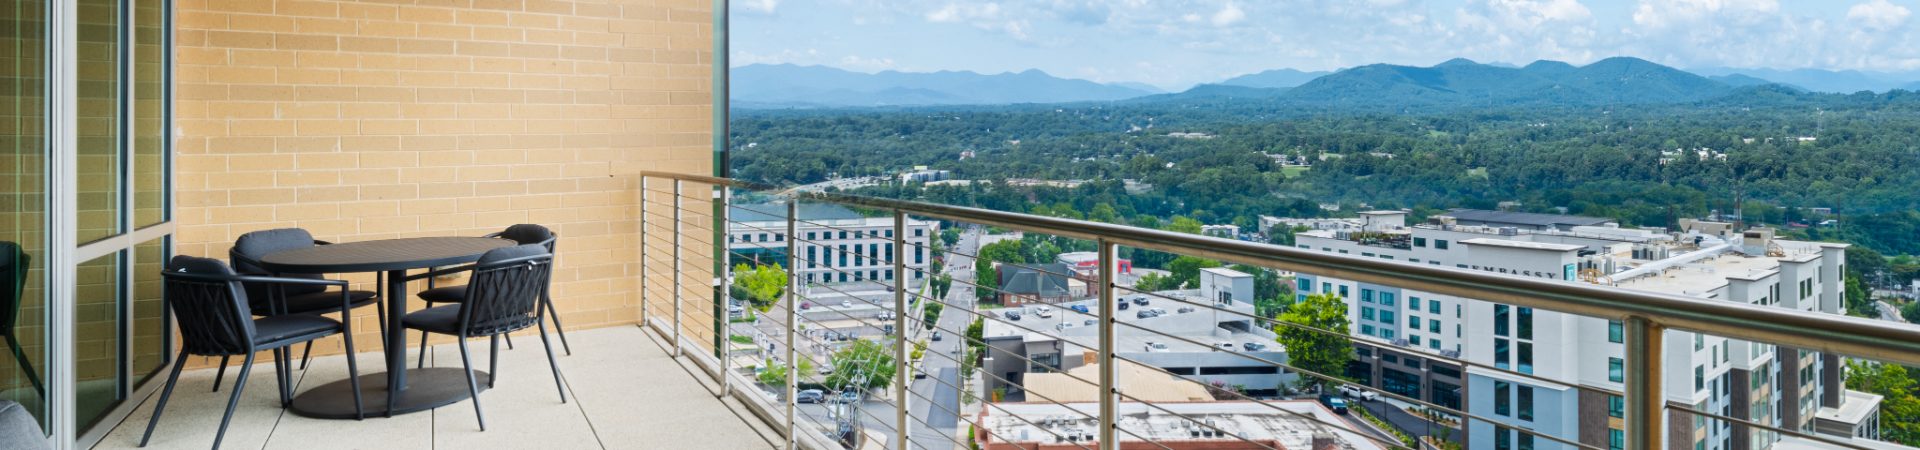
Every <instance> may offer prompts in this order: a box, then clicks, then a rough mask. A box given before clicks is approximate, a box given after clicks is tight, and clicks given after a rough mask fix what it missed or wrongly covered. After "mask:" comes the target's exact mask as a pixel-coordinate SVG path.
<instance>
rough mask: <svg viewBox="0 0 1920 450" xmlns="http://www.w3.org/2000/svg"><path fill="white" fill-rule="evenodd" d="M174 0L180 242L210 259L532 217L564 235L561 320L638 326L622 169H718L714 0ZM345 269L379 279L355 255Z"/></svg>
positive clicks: (699, 236)
mask: <svg viewBox="0 0 1920 450" xmlns="http://www.w3.org/2000/svg"><path fill="white" fill-rule="evenodd" d="M177 5H178V10H177V27H178V28H177V33H178V34H177V44H176V52H177V66H176V71H177V72H176V77H177V82H176V89H177V91H176V92H177V93H176V95H177V98H176V103H175V118H176V120H177V122H176V125H177V127H176V133H177V144H176V148H177V153H176V158H177V159H176V168H175V177H176V178H175V181H176V188H175V189H176V195H177V202H178V203H177V207H176V214H177V216H176V220H175V222H176V223H177V224H178V226H179V228H178V234H177V236H176V238H177V241H176V242H177V245H176V247H175V248H176V251H177V252H178V253H180V254H188V255H203V256H213V257H218V258H222V259H224V258H226V256H227V251H228V249H229V248H230V247H231V246H232V242H233V240H234V239H235V238H236V237H238V236H239V235H241V234H243V233H246V232H249V231H254V230H262V229H270V228H282V227H301V228H305V229H307V230H310V231H311V232H313V234H314V235H315V236H316V237H317V238H320V239H324V240H330V241H335V242H352V241H363V240H372V239H385V238H396V237H410V236H449V235H462V236H478V235H481V234H485V233H489V232H493V231H498V230H501V229H503V228H505V227H507V226H508V225H512V224H516V223H538V224H543V225H547V226H548V227H551V228H553V229H554V230H555V231H556V232H558V233H560V235H561V238H560V243H559V255H558V258H557V260H558V261H557V270H556V272H555V279H554V290H553V298H554V300H555V302H556V303H557V305H558V308H559V310H560V314H561V316H562V317H563V318H564V319H565V321H566V325H567V327H568V330H569V331H572V330H585V329H589V328H594V327H602V326H613V325H622V324H632V323H635V322H636V321H637V320H638V319H639V317H640V308H639V299H640V294H639V284H640V283H639V280H638V278H637V277H638V274H639V273H640V270H639V256H638V245H639V239H638V232H639V228H640V214H639V211H638V210H639V207H640V205H639V203H638V202H639V199H640V195H639V192H640V190H639V189H640V184H641V183H640V180H639V178H638V177H637V176H636V175H634V174H635V173H637V172H638V171H640V170H662V171H674V172H683V173H693V174H710V173H712V162H711V161H712V150H711V138H712V134H711V133H712V113H713V110H712V108H713V102H712V94H711V81H710V80H711V74H712V64H711V61H712V57H713V55H712V42H713V36H712V32H713V27H712V10H711V4H710V2H709V1H708V0H598V1H591V0H590V1H545V0H417V1H332V0H322V1H302V0H277V1H270V0H180V1H179V2H178V3H177ZM654 186H656V188H662V189H664V188H665V186H664V185H661V184H658V183H656V184H654ZM689 192H693V191H692V190H691V189H690V190H689ZM656 201H658V202H664V201H666V200H665V199H664V196H661V198H660V199H658V200H656ZM662 210H664V208H663V209H662ZM687 223H688V226H686V227H684V228H683V229H684V230H685V232H686V233H688V236H689V238H688V244H687V245H688V246H689V248H690V249H691V250H690V252H695V253H699V254H701V255H705V254H706V253H710V252H709V251H705V250H700V247H699V246H698V244H693V242H707V241H710V240H711V238H710V237H708V236H710V234H707V231H706V230H707V229H708V228H707V227H706V226H705V225H703V224H700V223H699V222H698V220H695V218H693V217H689V219H688V222H687ZM666 226H667V225H665V224H660V225H657V227H659V228H662V229H665V228H664V227H666ZM650 240H651V241H653V242H654V244H653V245H656V246H662V247H658V248H656V250H655V251H659V252H661V253H660V255H664V254H665V253H664V252H665V250H666V249H665V247H664V246H665V245H667V244H665V242H666V241H663V240H658V239H650ZM656 258H658V257H657V256H656ZM688 266H689V267H694V268H703V267H705V266H704V265H703V264H702V263H689V264H688ZM650 273H653V274H654V275H655V276H658V277H662V278H659V279H658V280H656V282H658V283H661V284H658V285H656V286H670V284H666V283H670V281H668V279H667V278H664V277H666V273H665V272H663V271H662V270H661V269H651V271H650ZM689 276H692V275H689ZM344 277H346V278H348V279H352V280H355V281H357V282H361V283H364V284H362V285H360V286H359V287H358V288H360V289H369V290H371V289H373V286H372V281H373V279H372V275H371V274H355V275H346V276H344ZM683 283H684V284H685V285H687V286H689V290H688V291H687V292H689V295H693V296H707V297H709V298H710V294H709V293H708V292H707V288H705V287H704V286H705V282H704V281H696V280H692V279H688V280H685V281H683ZM418 288H419V287H418V286H416V287H415V289H418ZM654 292H655V294H654V295H655V296H656V297H662V296H664V295H665V294H666V291H665V290H663V289H660V288H656V290H655V291H654ZM653 301H654V302H655V304H661V300H660V299H657V298H656V299H654V300H653ZM701 301H702V302H706V301H710V300H706V299H702V300H701ZM413 303H414V304H415V305H414V306H415V307H416V308H417V307H418V302H413ZM654 311H659V309H655V310H654ZM373 314H374V311H372V310H371V309H363V310H362V311H360V312H359V313H358V314H356V322H355V327H356V328H355V331H356V332H357V334H358V338H359V339H360V340H359V341H358V343H359V344H360V345H362V347H361V349H362V350H363V351H373V349H374V348H375V347H376V346H377V345H378V342H379V341H378V339H377V337H376V336H375V335H374V333H375V330H376V329H377V328H376V327H375V322H374V315H373ZM707 317H709V316H708V315H705V314H688V315H687V316H686V317H685V320H689V321H700V322H703V323H704V320H702V319H706V318H707ZM701 327H710V326H708V325H701ZM690 328H693V326H690ZM409 338H412V339H417V338H418V335H414V336H409ZM337 344H338V342H337V340H334V342H330V343H328V344H326V345H327V348H325V349H322V348H316V349H315V352H316V353H321V352H322V350H327V351H334V347H337Z"/></svg>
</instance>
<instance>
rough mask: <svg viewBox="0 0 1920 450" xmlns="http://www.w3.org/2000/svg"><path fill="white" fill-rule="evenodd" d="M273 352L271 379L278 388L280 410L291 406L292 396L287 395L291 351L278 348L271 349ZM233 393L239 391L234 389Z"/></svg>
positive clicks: (290, 377) (291, 365) (291, 369)
mask: <svg viewBox="0 0 1920 450" xmlns="http://www.w3.org/2000/svg"><path fill="white" fill-rule="evenodd" d="M273 352H274V353H273V359H274V365H273V378H274V381H275V382H276V384H279V386H278V387H279V388H280V389H279V390H280V408H281V409H286V408H287V407H288V406H293V396H292V395H288V394H287V385H288V384H289V381H290V380H292V379H293V377H292V375H291V374H290V373H291V372H293V349H291V348H287V347H280V348H276V349H273ZM234 392H239V390H238V389H236V390H234Z"/></svg>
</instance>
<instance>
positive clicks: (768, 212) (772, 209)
mask: <svg viewBox="0 0 1920 450" xmlns="http://www.w3.org/2000/svg"><path fill="white" fill-rule="evenodd" d="M797 209H799V211H800V219H801V220H850V219H863V218H865V216H861V215H860V213H857V212H853V210H851V209H847V207H845V206H840V205H835V204H832V203H801V204H800V206H799V207H798V208H797ZM727 218H728V219H729V220H733V221H736V222H786V221H787V205H786V204H784V203H762V204H757V205H732V206H728V207H727Z"/></svg>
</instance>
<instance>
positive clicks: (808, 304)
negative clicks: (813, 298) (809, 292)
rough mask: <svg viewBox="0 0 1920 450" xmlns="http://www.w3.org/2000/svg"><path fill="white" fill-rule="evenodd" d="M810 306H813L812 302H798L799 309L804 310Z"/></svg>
mask: <svg viewBox="0 0 1920 450" xmlns="http://www.w3.org/2000/svg"><path fill="white" fill-rule="evenodd" d="M812 307H813V302H800V309H802V310H805V309H807V308H812Z"/></svg>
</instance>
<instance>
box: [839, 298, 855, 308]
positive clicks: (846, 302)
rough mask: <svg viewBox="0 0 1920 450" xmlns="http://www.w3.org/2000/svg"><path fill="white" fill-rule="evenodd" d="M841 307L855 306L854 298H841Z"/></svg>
mask: <svg viewBox="0 0 1920 450" xmlns="http://www.w3.org/2000/svg"><path fill="white" fill-rule="evenodd" d="M840 307H841V308H852V307H853V301H852V300H841V301H840Z"/></svg>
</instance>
